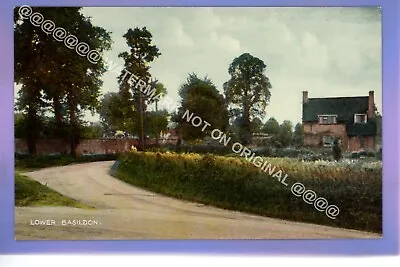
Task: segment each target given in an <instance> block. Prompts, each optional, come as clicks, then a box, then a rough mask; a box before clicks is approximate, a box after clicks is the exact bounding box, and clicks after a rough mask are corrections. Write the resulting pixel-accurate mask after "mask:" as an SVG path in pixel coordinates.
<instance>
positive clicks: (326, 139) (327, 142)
mask: <svg viewBox="0 0 400 267" xmlns="http://www.w3.org/2000/svg"><path fill="white" fill-rule="evenodd" d="M334 142H335V137H334V136H331V135H327V136H323V137H322V145H323V146H324V147H333V145H334Z"/></svg>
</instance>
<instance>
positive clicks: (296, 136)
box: [293, 123, 304, 146]
mask: <svg viewBox="0 0 400 267" xmlns="http://www.w3.org/2000/svg"><path fill="white" fill-rule="evenodd" d="M293 143H294V144H296V145H297V146H303V145H304V129H303V125H302V124H301V123H297V124H296V126H295V127H294V133H293Z"/></svg>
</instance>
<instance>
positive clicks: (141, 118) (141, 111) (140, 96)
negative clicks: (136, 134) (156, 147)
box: [139, 89, 144, 151]
mask: <svg viewBox="0 0 400 267" xmlns="http://www.w3.org/2000/svg"><path fill="white" fill-rule="evenodd" d="M139 116H140V139H141V140H140V143H141V144H140V145H141V150H142V151H144V126H143V102H142V90H140V89H139Z"/></svg>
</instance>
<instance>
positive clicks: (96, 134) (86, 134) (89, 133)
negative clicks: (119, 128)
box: [81, 123, 103, 139]
mask: <svg viewBox="0 0 400 267" xmlns="http://www.w3.org/2000/svg"><path fill="white" fill-rule="evenodd" d="M102 135H103V127H102V126H101V125H99V124H96V123H92V124H89V125H84V126H82V130H81V137H82V138H83V139H98V138H101V137H102Z"/></svg>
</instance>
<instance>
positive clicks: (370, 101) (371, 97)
mask: <svg viewBox="0 0 400 267" xmlns="http://www.w3.org/2000/svg"><path fill="white" fill-rule="evenodd" d="M374 117H375V100H374V91H369V96H368V118H374Z"/></svg>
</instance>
